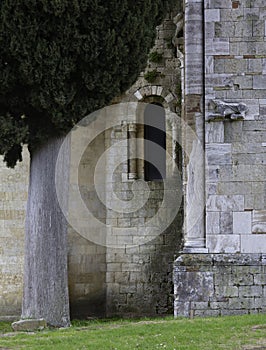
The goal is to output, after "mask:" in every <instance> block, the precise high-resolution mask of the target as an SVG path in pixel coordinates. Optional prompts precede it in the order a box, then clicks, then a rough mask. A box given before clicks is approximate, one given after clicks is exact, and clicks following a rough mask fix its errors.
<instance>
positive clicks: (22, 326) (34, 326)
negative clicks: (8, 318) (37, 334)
mask: <svg viewBox="0 0 266 350" xmlns="http://www.w3.org/2000/svg"><path fill="white" fill-rule="evenodd" d="M11 326H12V328H13V330H14V331H15V332H30V331H37V330H42V329H44V328H46V327H47V323H46V321H45V320H44V319H43V318H40V319H32V320H30V319H29V320H20V321H17V322H13V323H12V325H11Z"/></svg>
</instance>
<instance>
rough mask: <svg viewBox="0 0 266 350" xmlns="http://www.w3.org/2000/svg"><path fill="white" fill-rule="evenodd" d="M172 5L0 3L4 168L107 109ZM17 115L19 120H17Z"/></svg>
mask: <svg viewBox="0 0 266 350" xmlns="http://www.w3.org/2000/svg"><path fill="white" fill-rule="evenodd" d="M173 4H174V1H173V0H169V1H163V0H145V1H144V0H134V1H133V0H108V1H106V0H1V2H0V50H1V55H0V116H1V118H0V153H1V154H4V155H5V160H6V161H7V164H8V165H9V166H14V165H15V164H16V161H17V160H19V159H21V144H22V143H28V145H29V147H30V149H34V148H35V147H37V146H38V145H39V144H40V143H43V142H45V141H46V140H48V139H49V138H50V137H51V136H53V135H60V134H65V133H67V132H68V131H69V130H70V128H71V127H72V126H73V125H74V124H75V123H76V122H77V121H79V120H80V119H81V118H83V117H84V116H85V115H86V114H88V113H90V112H92V111H93V110H96V109H99V108H101V107H103V106H104V105H106V104H108V103H109V102H110V101H111V100H112V98H114V97H115V96H117V95H119V94H121V93H122V92H123V91H125V89H127V88H128V87H129V86H130V85H131V84H132V83H133V82H134V80H135V79H136V77H137V75H138V73H139V72H140V71H141V69H143V68H144V66H145V63H146V60H147V55H148V52H149V49H150V48H151V46H152V44H153V41H154V36H155V27H156V25H158V24H159V23H160V22H161V20H162V18H163V16H164V15H165V14H166V11H168V10H169V8H170V7H171V6H173ZM22 116H23V118H22Z"/></svg>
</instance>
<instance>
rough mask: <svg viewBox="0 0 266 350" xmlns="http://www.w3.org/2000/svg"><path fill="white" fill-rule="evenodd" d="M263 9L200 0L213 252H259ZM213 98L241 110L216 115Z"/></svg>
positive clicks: (265, 153) (265, 245)
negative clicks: (202, 15)
mask: <svg viewBox="0 0 266 350" xmlns="http://www.w3.org/2000/svg"><path fill="white" fill-rule="evenodd" d="M265 13H266V10H265V4H264V2H263V1H260V0H252V1H250V0H243V1H231V0H225V1H212V0H210V1H205V97H206V98H205V106H206V120H207V121H208V122H207V123H206V162H207V168H208V173H207V178H206V193H207V204H206V210H207V216H206V234H207V247H208V248H209V252H213V253H220V252H228V253H234V252H235V253H237V252H243V253H263V252H266V181H265V174H266V143H265V141H266V113H265V108H266V107H265V106H266V100H265V94H266V84H265V83H266V75H265V73H266V71H265V67H266V66H265V65H266V43H265V39H266V34H265ZM217 101H218V103H219V101H226V102H227V103H228V105H230V103H233V104H234V103H236V104H241V103H242V104H243V105H246V111H245V112H244V113H243V115H242V116H241V115H240V114H239V115H238V117H239V118H238V117H237V115H236V117H235V118H234V117H232V118H231V117H230V115H227V116H225V117H223V118H221V116H220V117H219V113H217V111H218V109H217V106H216V107H215V104H216V103H217ZM227 113H230V112H228V111H227ZM231 113H232V112H231ZM215 115H216V116H215ZM212 118H213V119H212Z"/></svg>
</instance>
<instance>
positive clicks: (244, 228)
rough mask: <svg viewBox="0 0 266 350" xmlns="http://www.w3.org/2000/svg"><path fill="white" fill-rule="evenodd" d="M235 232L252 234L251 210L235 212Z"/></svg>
mask: <svg viewBox="0 0 266 350" xmlns="http://www.w3.org/2000/svg"><path fill="white" fill-rule="evenodd" d="M233 233H234V234H237V233H240V234H250V233H251V212H250V211H244V212H234V213H233Z"/></svg>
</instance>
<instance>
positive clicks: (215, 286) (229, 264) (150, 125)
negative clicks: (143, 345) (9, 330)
mask: <svg viewBox="0 0 266 350" xmlns="http://www.w3.org/2000/svg"><path fill="white" fill-rule="evenodd" d="M156 31H157V35H156V41H155V46H154V47H153V49H152V50H151V52H150V55H149V60H148V62H147V67H146V69H145V70H144V71H143V72H141V73H140V76H139V78H138V79H137V81H136V82H135V84H134V85H133V86H132V87H131V88H130V89H129V90H128V91H127V92H126V93H125V94H124V95H123V96H120V97H118V98H117V99H115V100H114V101H113V103H112V105H111V106H108V107H106V108H105V109H103V110H101V111H100V112H99V113H98V114H97V116H96V119H97V118H98V120H100V123H99V125H101V126H99V125H97V122H95V123H94V124H90V125H89V126H87V125H86V122H83V123H80V124H79V126H78V127H77V128H76V129H75V131H74V132H73V134H72V135H71V146H72V147H71V169H70V184H69V212H70V214H71V215H70V217H69V218H68V219H69V234H68V242H69V243H68V274H69V294H70V310H71V316H72V318H91V317H110V316H142V315H145V316H146V315H149V316H150V315H153V316H156V315H165V314H169V313H170V314H171V313H172V314H174V315H176V316H186V317H188V316H190V317H193V316H218V315H230V314H246V313H259V312H266V5H265V1H264V0H184V2H183V3H182V1H177V7H176V10H175V11H173V12H171V13H169V14H168V16H167V18H166V19H165V20H164V22H163V23H162V24H161V25H160V26H158V27H157V28H156ZM101 118H102V119H101ZM102 120H104V122H101V121H102ZM88 128H89V129H90V131H87V130H88ZM91 130H93V131H91ZM94 131H95V133H94ZM86 133H87V134H86ZM93 133H94V137H91V136H90V135H91V134H92V135H93ZM75 135H77V136H78V137H75ZM90 137H91V139H90V140H88V139H89V138H90ZM77 140H78V141H77ZM147 141H148V142H147ZM149 141H150V142H149ZM77 150H78V151H77ZM81 150H82V152H81ZM77 152H78V153H80V155H79V157H76V155H77ZM103 155H104V156H103ZM28 168H29V156H28V153H27V150H26V149H25V150H24V160H23V162H22V163H20V164H18V166H17V167H16V168H15V169H7V168H6V167H5V164H4V163H1V164H0V319H17V318H19V316H20V313H21V301H22V290H23V251H24V220H25V207H26V201H27V184H28V174H29V169H28ZM77 188H78V197H79V198H77ZM80 202H82V203H83V205H81V206H80ZM86 211H87V212H89V213H90V215H87V214H86Z"/></svg>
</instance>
